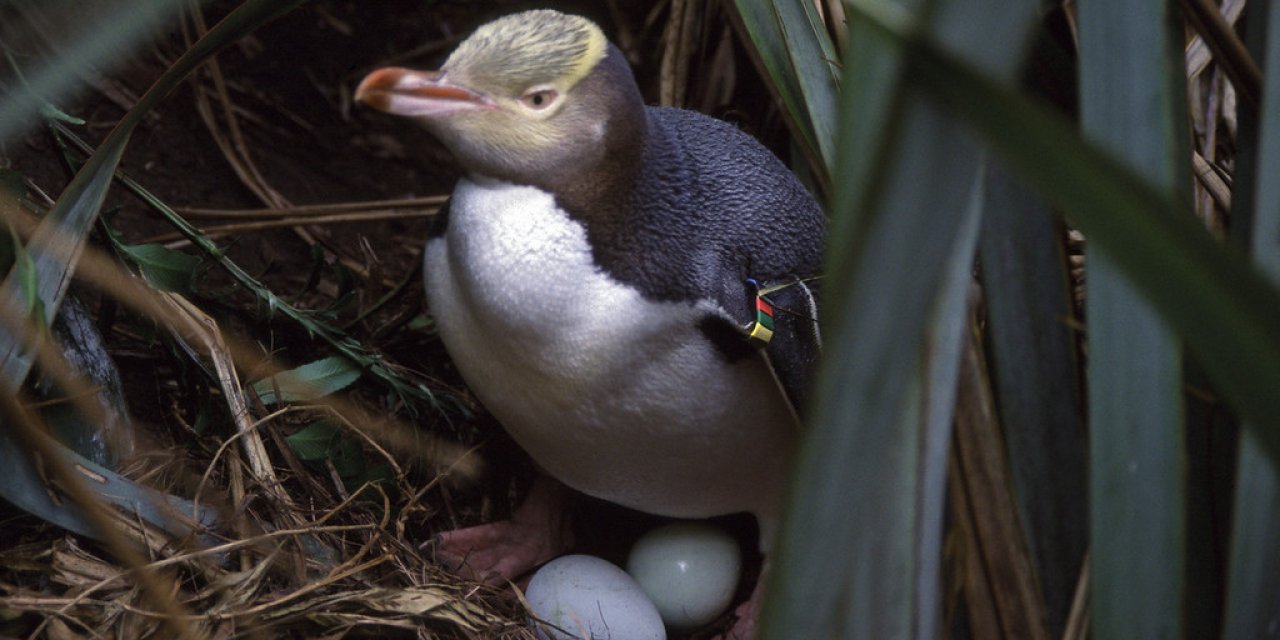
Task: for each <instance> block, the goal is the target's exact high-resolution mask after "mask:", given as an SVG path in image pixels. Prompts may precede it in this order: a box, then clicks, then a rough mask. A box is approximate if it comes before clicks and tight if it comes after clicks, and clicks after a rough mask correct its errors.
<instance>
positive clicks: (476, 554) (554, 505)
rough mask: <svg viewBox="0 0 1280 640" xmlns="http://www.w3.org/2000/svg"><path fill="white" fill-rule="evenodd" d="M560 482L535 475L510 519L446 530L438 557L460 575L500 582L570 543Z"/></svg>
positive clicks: (440, 539) (438, 543) (439, 539)
mask: <svg viewBox="0 0 1280 640" xmlns="http://www.w3.org/2000/svg"><path fill="white" fill-rule="evenodd" d="M566 491H567V489H566V488H565V486H564V485H562V484H560V483H559V482H557V481H556V480H553V479H552V478H550V477H549V476H539V477H538V478H537V479H535V480H534V482H533V488H532V489H530V491H529V495H528V496H526V497H525V499H524V502H522V503H521V504H520V506H519V507H516V509H515V511H514V512H512V514H511V519H510V520H502V521H499V522H491V523H489V524H482V525H477V526H474V527H467V528H465V529H457V530H455V531H447V532H445V533H442V534H440V535H439V536H438V537H437V539H436V551H435V557H436V561H437V562H438V563H440V565H442V566H444V567H445V568H446V569H449V570H450V571H453V572H454V573H457V574H458V575H460V576H463V577H466V578H470V579H472V580H476V581H478V582H483V583H485V584H488V585H491V586H501V585H503V584H506V583H507V582H509V581H512V580H514V579H516V578H517V577H519V576H520V575H522V574H524V573H526V572H528V571H529V570H531V569H533V568H534V567H537V566H538V565H541V564H543V563H544V562H547V561H549V560H551V559H553V558H555V557H557V556H560V555H562V554H563V553H564V552H565V551H567V550H568V549H569V548H571V547H572V546H573V531H572V528H571V527H570V526H569V521H568V519H567V518H566V516H565V495H566Z"/></svg>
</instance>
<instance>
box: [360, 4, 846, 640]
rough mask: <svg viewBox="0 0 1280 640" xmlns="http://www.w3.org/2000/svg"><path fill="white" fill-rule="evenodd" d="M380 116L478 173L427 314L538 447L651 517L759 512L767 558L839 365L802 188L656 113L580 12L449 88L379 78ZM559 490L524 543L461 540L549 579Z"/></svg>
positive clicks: (451, 219)
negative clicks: (825, 344) (548, 539)
mask: <svg viewBox="0 0 1280 640" xmlns="http://www.w3.org/2000/svg"><path fill="white" fill-rule="evenodd" d="M356 99H357V100H358V101H361V102H364V103H365V104H368V105H370V106H372V107H374V108H377V109H380V110H382V111H386V112H388V113H392V114H396V115H400V116H406V117H408V118H410V119H412V120H414V121H415V122H416V123H418V124H420V125H422V126H424V127H426V128H427V129H428V130H429V131H430V132H431V133H432V134H434V135H435V136H436V137H437V138H439V139H440V140H441V141H442V142H443V143H444V144H445V145H446V146H447V147H448V148H449V150H450V151H451V152H452V153H453V155H454V156H455V157H456V159H457V161H458V163H459V164H460V165H461V167H462V169H463V170H464V172H465V176H464V177H463V178H462V179H461V180H459V182H458V184H457V186H456V187H455V189H454V191H453V196H452V198H451V200H450V201H449V203H448V205H447V206H446V207H445V208H444V209H442V211H441V213H440V215H439V216H438V219H437V222H436V224H435V225H434V227H433V229H432V231H431V232H430V234H429V238H428V240H427V247H426V254H425V261H424V274H425V281H426V289H427V298H428V302H429V305H430V309H431V312H432V313H433V315H434V316H435V319H436V324H437V326H438V328H439V333H440V337H441V339H442V340H443V341H444V345H445V347H446V348H447V350H448V352H449V354H450V356H451V357H452V358H453V359H454V361H455V362H456V365H457V367H458V369H459V371H460V372H461V373H462V376H463V378H464V379H465V380H466V382H467V384H468V385H469V386H470V387H471V389H472V390H473V391H474V393H475V394H476V396H477V397H478V398H479V399H480V401H481V402H483V403H484V405H485V407H486V408H487V409H488V410H489V411H491V412H492V413H493V415H494V416H495V417H496V418H497V419H498V420H499V421H500V422H501V423H502V425H503V426H504V427H505V428H506V429H507V430H508V431H509V432H510V434H511V436H512V437H513V438H514V439H515V440H516V442H517V443H519V444H520V446H521V447H523V448H524V449H525V450H526V451H527V452H528V453H529V454H530V455H531V456H532V457H533V459H534V460H535V461H536V462H537V463H538V464H539V465H540V466H541V467H542V468H543V469H544V470H545V471H546V472H547V473H548V474H550V475H551V476H553V477H554V478H556V479H558V480H559V481H561V482H563V483H564V484H566V485H568V486H570V487H572V488H574V489H577V490H578V491H581V492H584V493H587V494H589V495H592V496H596V497H599V498H603V499H605V500H609V501H612V502H615V503H618V504H621V505H624V506H627V507H631V508H634V509H638V510H640V511H645V512H649V513H654V514H659V515H664V516H674V517H682V518H703V517H709V516H716V515H722V514H728V513H734V512H741V511H746V512H750V513H753V514H755V515H756V517H757V519H758V520H759V523H760V529H761V539H762V541H761V545H762V548H763V549H765V550H767V547H768V544H769V541H770V539H771V537H772V534H773V533H774V530H775V525H776V521H777V518H778V516H779V512H780V501H781V499H782V493H783V491H784V486H785V484H786V477H787V474H788V470H789V463H790V458H791V453H792V449H793V444H794V441H795V440H796V438H797V437H798V435H799V433H798V425H797V423H796V417H795V412H794V411H793V409H792V406H794V405H795V404H796V403H799V402H800V401H801V399H802V398H803V396H804V389H805V387H806V383H807V380H808V377H809V374H810V372H811V371H812V369H813V366H814V363H815V361H816V359H817V356H818V350H819V336H818V329H817V324H816V316H817V302H816V299H815V297H814V293H813V289H812V287H811V286H810V285H809V284H808V282H809V280H810V279H812V278H814V277H816V276H817V274H818V272H819V270H820V259H821V252H822V243H823V234H824V218H823V214H822V211H821V209H820V208H819V207H818V205H817V203H816V202H815V201H814V199H813V198H812V197H811V196H810V195H809V193H808V192H807V191H805V189H804V187H803V186H802V185H801V184H800V183H799V181H797V180H796V178H795V177H794V176H793V175H792V174H791V173H790V172H789V171H788V170H787V168H786V167H785V166H783V164H782V163H781V162H780V161H779V160H778V159H777V158H775V157H774V156H773V155H772V154H771V153H770V152H769V151H768V150H766V149H765V148H764V147H763V146H762V145H760V144H759V143H758V142H756V141H755V140H754V139H752V138H751V137H750V136H748V135H746V134H744V133H742V132H740V131H739V130H738V129H736V128H734V127H733V126H730V125H728V124H726V123H723V122H720V121H718V120H715V119H713V118H711V117H708V116H705V115H702V114H699V113H695V112H692V111H686V110H681V109H671V108H658V107H648V106H645V104H644V101H643V98H642V97H641V95H640V92H639V89H638V88H637V86H636V83H635V79H634V78H633V76H632V74H631V70H630V68H629V67H628V66H627V63H626V61H625V59H624V58H623V55H622V53H621V52H620V51H619V50H618V49H617V47H615V46H613V45H612V44H610V43H609V42H608V40H607V39H606V38H605V36H604V34H603V33H602V32H601V30H600V29H599V27H597V26H596V25H595V24H594V23H592V22H591V21H589V20H587V19H584V18H581V17H577V16H572V15H566V14H563V13H559V12H556V11H550V10H538V11H528V12H525V13H520V14H516V15H511V16H507V17H504V18H500V19H498V20H496V21H494V22H490V23H488V24H485V25H483V26H481V27H480V28H479V29H478V30H477V31H476V32H475V33H474V34H473V35H471V36H470V37H468V38H467V39H466V40H464V41H463V42H462V43H461V44H460V45H459V46H458V48H457V50H455V51H454V52H453V54H452V55H451V56H450V57H449V58H448V60H446V62H445V63H444V65H443V66H442V67H441V68H440V70H439V71H415V70H410V69H403V68H384V69H379V70H376V71H374V72H373V73H371V74H370V75H369V76H368V77H366V78H365V79H364V81H363V82H362V83H361V84H360V86H359V88H358V89H357V92H356ZM762 294H763V295H762ZM766 344H767V347H765V346H764V345H766ZM765 353H767V357H765V355H764V354H765ZM769 361H772V367H770V366H769V364H768V363H769ZM544 493H546V490H545V489H539V488H538V487H537V486H535V490H534V492H533V495H532V496H531V498H530V499H529V500H527V501H526V504H525V505H522V506H521V507H520V509H518V510H517V513H516V515H515V517H514V518H513V520H516V521H519V522H520V523H521V526H519V527H515V526H513V525H512V524H511V523H499V524H497V525H494V526H487V527H480V528H474V529H475V530H474V531H472V530H463V531H462V532H459V535H458V536H456V537H455V538H453V540H452V541H450V540H449V539H446V544H450V543H452V544H454V545H455V546H457V545H470V544H491V545H494V546H495V548H497V549H500V551H498V552H496V553H495V554H493V555H491V556H489V557H488V559H487V560H480V562H483V563H486V564H488V565H491V566H488V567H479V568H480V569H489V568H493V569H496V570H497V571H498V573H499V574H501V576H500V577H502V578H511V577H513V576H514V575H515V574H518V573H520V572H522V571H524V570H527V569H528V568H531V566H532V565H533V564H534V563H537V562H540V561H544V560H546V559H548V558H547V557H545V556H547V555H550V554H553V553H554V552H556V551H558V549H555V548H554V545H552V546H545V545H544V546H541V547H539V546H538V545H537V544H532V545H531V544H529V543H528V541H527V540H524V539H523V537H524V536H528V535H531V532H530V531H529V529H531V528H538V527H542V528H544V529H547V528H554V523H555V518H554V517H552V516H548V515H546V514H545V510H542V509H540V508H539V507H538V506H535V505H534V504H533V503H539V502H544V501H542V500H540V498H541V497H543V496H542V494H544ZM531 514H533V515H531ZM504 538H505V540H504ZM504 544H505V545H506V546H503V545H504ZM522 548H523V549H524V551H523V552H522V551H520V549H522ZM485 557H486V556H485V555H484V553H483V550H476V552H475V553H474V554H472V555H471V559H472V560H473V561H477V560H476V559H478V558H485ZM749 623H750V621H748V625H749Z"/></svg>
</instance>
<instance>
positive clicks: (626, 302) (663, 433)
mask: <svg viewBox="0 0 1280 640" xmlns="http://www.w3.org/2000/svg"><path fill="white" fill-rule="evenodd" d="M424 267H425V280H426V287H427V295H428V299H429V302H430V304H431V309H432V313H433V314H434V315H435V316H436V321H437V325H438V326H439V329H440V335H441V338H442V339H443V340H444V343H445V346H446V348H447V349H448V350H449V352H450V355H451V356H452V357H453V359H454V361H455V362H456V363H457V366H458V367H459V370H460V371H461V372H462V374H463V377H464V378H465V379H466V380H467V383H468V384H469V385H470V386H471V388H472V389H473V391H474V392H475V393H476V394H477V396H478V397H479V398H480V400H481V401H482V402H484V404H485V406H486V407H487V408H488V409H489V410H490V411H492V412H493V413H494V415H495V416H496V417H497V418H498V419H499V420H500V421H501V422H502V423H503V425H504V426H505V427H506V428H507V430H508V431H509V432H510V433H511V434H512V436H513V437H514V438H515V439H516V441H517V442H519V443H520V444H521V446H522V447H524V448H525V449H526V450H527V451H528V452H529V453H530V454H531V455H532V456H533V457H534V459H535V460H537V461H538V462H539V463H540V464H541V465H542V466H543V467H544V468H545V469H546V470H547V471H548V472H549V473H551V474H552V475H554V476H556V477H557V478H559V479H560V480H562V481H564V482H565V483H566V484H569V485H570V486H573V487H575V488H577V489H579V490H581V491H584V492H586V493H590V494H593V495H596V496H599V497H602V498H605V499H609V500H612V501H615V502H619V503H621V504H625V505H627V506H631V507H634V508H639V509H642V510H646V511H651V512H656V513H663V514H666V515H676V516H690V517H692V516H708V515H715V514H718V513H728V512H732V511H741V510H745V511H756V512H760V511H765V510H770V507H768V506H767V505H765V504H761V503H768V504H770V505H771V504H772V502H773V493H774V491H773V487H774V485H775V484H776V485H777V486H779V487H780V485H781V474H782V473H783V472H784V470H785V467H786V458H787V457H788V452H789V449H790V443H791V438H792V435H793V433H792V428H793V425H792V423H791V417H790V413H789V409H788V408H787V407H786V405H785V404H784V402H783V401H782V399H781V395H780V393H779V392H778V390H777V388H776V386H775V385H774V383H773V380H772V378H770V377H769V374H768V371H767V370H766V369H765V368H764V367H763V366H761V364H760V363H759V362H758V361H756V360H754V359H749V360H745V361H739V362H738V363H734V364H730V363H729V362H727V361H726V360H724V359H723V358H722V357H721V356H720V355H719V354H718V353H717V352H716V351H715V349H714V348H713V347H712V345H711V344H710V343H709V342H708V341H707V340H706V339H705V338H704V337H703V336H702V335H701V333H700V332H699V330H698V328H697V326H698V321H699V320H700V319H701V318H703V317H704V316H705V315H706V314H708V313H714V312H715V309H714V308H713V307H711V306H709V305H706V304H701V305H695V304H680V303H658V302H652V301H649V300H645V299H644V298H643V297H642V296H641V295H640V294H639V292H637V291H636V290H634V289H632V288H629V287H626V286H623V285H622V284H621V283H619V282H617V281H615V280H613V279H612V278H610V277H609V276H608V275H607V274H606V273H604V272H603V271H601V270H600V269H599V268H598V267H596V265H595V264H594V262H593V260H592V254H591V249H590V246H589V244H588V241H587V236H586V232H585V229H584V228H583V227H582V225H581V224H579V223H578V222H576V221H574V220H572V219H570V218H569V217H568V216H567V215H566V214H565V213H564V212H563V211H561V210H560V209H558V208H557V207H556V205H555V201H554V199H553V198H552V197H551V196H550V195H549V194H546V193H544V192H542V191H540V190H538V189H534V188H531V187H521V186H514V185H510V184H506V183H496V182H485V183H478V182H473V181H469V180H463V181H462V182H460V183H459V185H458V187H457V189H456V190H455V191H454V196H453V200H452V202H451V210H450V219H449V226H448V230H447V232H446V234H445V235H444V237H441V238H436V239H433V240H432V241H430V242H429V243H428V245H427V251H426V258H425V265H424ZM746 485H750V486H746ZM755 485H758V486H755Z"/></svg>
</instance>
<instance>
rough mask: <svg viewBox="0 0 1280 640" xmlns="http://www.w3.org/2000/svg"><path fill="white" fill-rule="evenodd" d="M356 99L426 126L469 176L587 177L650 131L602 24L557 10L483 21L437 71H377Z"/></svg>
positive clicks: (532, 181) (628, 73) (535, 180)
mask: <svg viewBox="0 0 1280 640" xmlns="http://www.w3.org/2000/svg"><path fill="white" fill-rule="evenodd" d="M355 99H356V100H357V101H358V102H363V103H365V104H367V105H369V106H371V107H374V108H375V109H379V110H382V111H385V112H387V113H391V114H395V115H400V116H405V117H408V118H411V119H413V120H415V121H417V122H418V123H419V124H421V125H423V126H425V127H426V128H427V129H428V130H429V131H430V132H431V133H432V134H433V135H435V137H437V138H438V139H440V141H441V142H443V143H444V144H445V146H446V147H448V148H449V150H450V151H451V152H452V153H453V155H454V157H455V158H457V160H458V162H459V163H460V164H461V165H462V167H463V169H465V170H466V171H468V172H469V173H473V174H479V175H484V176H489V177H495V178H502V179H507V180H514V181H518V182H524V183H528V184H538V183H540V182H545V181H546V180H547V179H548V176H551V177H552V178H554V176H556V175H569V174H574V173H577V174H578V178H579V179H581V177H582V172H584V171H586V170H587V169H588V168H590V167H592V166H597V165H599V164H600V163H602V162H605V161H606V160H607V158H608V157H609V156H610V155H611V154H615V153H618V152H619V151H623V150H622V149H618V148H617V147H619V146H620V145H624V144H627V141H628V140H630V141H631V144H636V142H635V138H636V134H637V133H641V134H642V132H643V130H642V129H641V130H640V131H637V130H636V127H643V121H644V106H643V104H644V103H643V99H642V98H641V96H640V92H639V89H638V88H637V87H636V83H635V79H634V77H633V76H632V74H631V70H630V68H629V67H628V66H627V64H626V62H625V60H624V59H623V57H622V54H621V52H620V51H618V49H617V47H614V46H613V45H612V44H610V43H609V42H608V40H607V39H606V38H605V36H604V33H603V32H602V31H601V30H600V28H599V27H598V26H596V25H595V23H593V22H591V21H590V20H587V19H585V18H581V17H578V16H573V15H568V14H564V13H560V12H558V11H552V10H535V11H526V12H524V13H518V14H514V15H510V16H506V17H503V18H500V19H498V20H495V21H493V22H490V23H488V24H485V25H483V26H481V27H480V28H479V29H477V30H476V32H475V33H473V34H472V35H471V36H470V37H468V38H467V39H466V40H464V41H463V42H462V44H460V45H459V46H458V48H457V49H456V50H455V51H454V52H453V53H452V54H451V55H450V56H449V58H448V59H447V60H446V61H445V63H444V65H443V66H441V67H440V69H439V70H438V71H418V70H413V69H405V68H401V67H388V68H383V69H377V70H375V71H374V72H372V73H370V74H369V75H368V76H367V77H365V79H364V80H363V81H362V82H361V83H360V85H359V87H358V88H357V89H356V94H355Z"/></svg>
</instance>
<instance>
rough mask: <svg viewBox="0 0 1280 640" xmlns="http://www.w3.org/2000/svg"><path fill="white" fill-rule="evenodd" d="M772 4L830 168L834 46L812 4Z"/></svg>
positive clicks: (784, 0)
mask: <svg viewBox="0 0 1280 640" xmlns="http://www.w3.org/2000/svg"><path fill="white" fill-rule="evenodd" d="M772 7H773V13H774V20H776V22H777V25H778V32H779V34H780V35H781V37H782V44H783V48H784V49H785V50H786V52H787V67H788V70H787V71H786V73H787V75H788V77H793V78H795V79H796V84H797V85H798V88H799V91H800V98H801V104H803V105H804V108H805V111H806V113H805V114H804V117H805V119H806V120H807V121H808V122H809V124H810V126H812V128H813V137H814V142H816V144H817V147H818V152H819V154H820V156H821V158H822V161H823V164H825V165H826V166H828V167H830V166H831V165H832V164H833V163H834V162H835V140H836V120H837V112H836V101H837V97H838V95H839V90H840V78H839V70H838V69H837V68H836V66H835V65H836V52H835V45H834V44H833V43H832V42H831V38H830V37H829V36H828V35H827V30H826V27H824V26H823V25H822V23H821V21H820V20H819V18H818V16H817V12H816V10H815V9H814V7H813V4H811V3H809V2H792V1H788V0H774V2H772ZM830 183H831V179H830V176H824V177H823V184H827V185H829V184H830Z"/></svg>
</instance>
